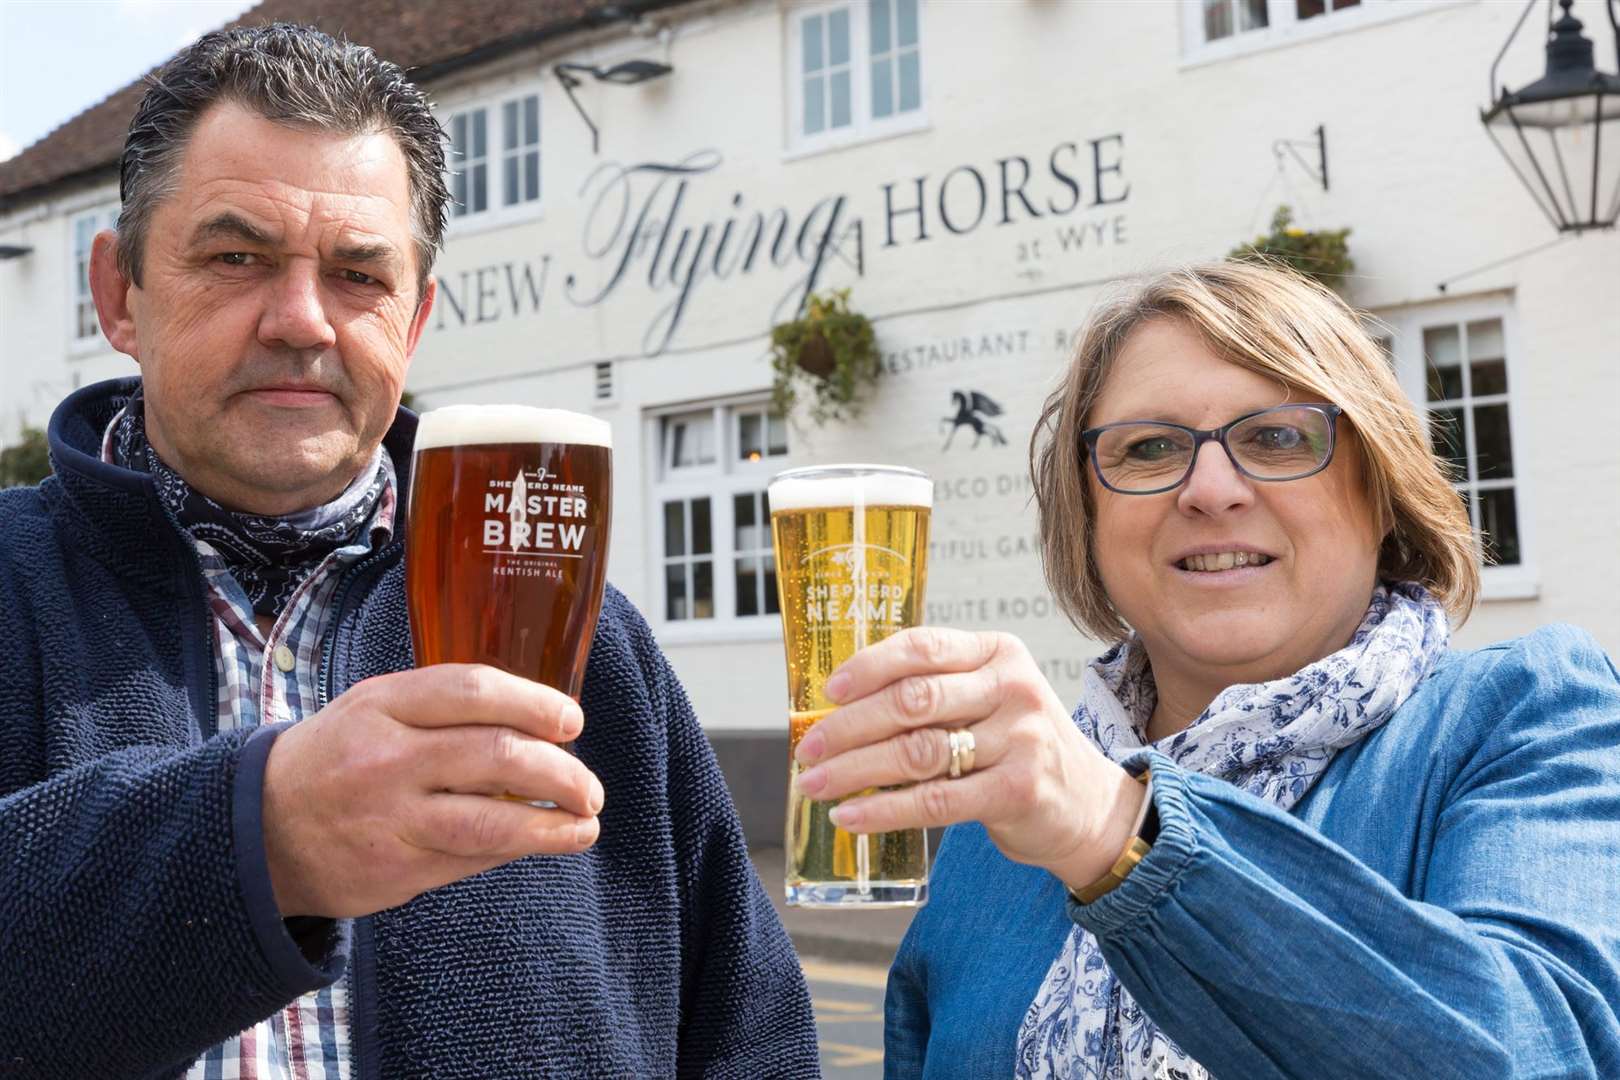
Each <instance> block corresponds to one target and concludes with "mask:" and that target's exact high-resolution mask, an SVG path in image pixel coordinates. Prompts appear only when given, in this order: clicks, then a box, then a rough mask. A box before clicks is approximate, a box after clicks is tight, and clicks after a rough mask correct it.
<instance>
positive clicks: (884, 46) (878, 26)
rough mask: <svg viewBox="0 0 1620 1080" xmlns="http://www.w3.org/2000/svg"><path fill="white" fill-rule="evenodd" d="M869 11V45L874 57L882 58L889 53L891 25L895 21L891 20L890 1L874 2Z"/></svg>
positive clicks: (867, 23) (867, 27)
mask: <svg viewBox="0 0 1620 1080" xmlns="http://www.w3.org/2000/svg"><path fill="white" fill-rule="evenodd" d="M867 10H868V12H869V13H870V14H869V17H868V19H867V22H866V29H867V43H868V45H869V47H870V48H871V52H872V55H873V56H881V55H882V54H883V53H886V52H888V51H889V24H890V23H891V22H892V21H893V20H892V19H890V18H889V0H872V6H871V7H870V8H868V9H867Z"/></svg>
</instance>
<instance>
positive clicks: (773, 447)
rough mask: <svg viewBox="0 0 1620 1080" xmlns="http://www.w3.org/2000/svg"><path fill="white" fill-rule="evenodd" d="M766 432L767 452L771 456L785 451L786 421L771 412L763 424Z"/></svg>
mask: <svg viewBox="0 0 1620 1080" xmlns="http://www.w3.org/2000/svg"><path fill="white" fill-rule="evenodd" d="M765 427H766V431H767V434H768V438H767V440H766V441H767V444H768V449H767V451H766V452H767V453H768V454H769V455H770V456H771V457H775V456H776V455H778V454H785V453H787V421H786V420H784V419H782V417H780V416H777V415H776V414H775V413H772V414H771V415H770V416H769V417H768V418H767V423H766V425H765Z"/></svg>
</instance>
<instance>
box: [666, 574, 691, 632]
mask: <svg viewBox="0 0 1620 1080" xmlns="http://www.w3.org/2000/svg"><path fill="white" fill-rule="evenodd" d="M691 617H692V616H691V615H689V614H687V606H686V564H685V563H669V564H667V565H666V566H665V567H664V618H665V619H667V620H668V621H670V622H674V621H675V620H677V619H690V618H691Z"/></svg>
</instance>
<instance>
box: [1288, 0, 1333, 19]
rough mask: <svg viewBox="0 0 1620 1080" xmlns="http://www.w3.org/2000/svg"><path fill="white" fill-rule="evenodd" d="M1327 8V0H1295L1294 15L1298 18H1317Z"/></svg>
mask: <svg viewBox="0 0 1620 1080" xmlns="http://www.w3.org/2000/svg"><path fill="white" fill-rule="evenodd" d="M1326 10H1327V6H1326V0H1294V15H1295V17H1296V18H1300V19H1311V18H1315V17H1316V16H1318V15H1320V14H1322V12H1324V11H1326Z"/></svg>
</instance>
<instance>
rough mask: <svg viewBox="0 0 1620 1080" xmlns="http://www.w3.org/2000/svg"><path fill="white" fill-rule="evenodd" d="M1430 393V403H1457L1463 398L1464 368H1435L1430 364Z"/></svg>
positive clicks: (1451, 366)
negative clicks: (1456, 401)
mask: <svg viewBox="0 0 1620 1080" xmlns="http://www.w3.org/2000/svg"><path fill="white" fill-rule="evenodd" d="M1428 393H1429V400H1430V401H1455V400H1457V399H1458V398H1460V397H1462V396H1463V385H1462V368H1461V367H1458V366H1456V365H1447V366H1446V367H1435V366H1434V365H1433V364H1430V365H1429V383H1428Z"/></svg>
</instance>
